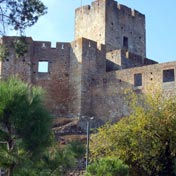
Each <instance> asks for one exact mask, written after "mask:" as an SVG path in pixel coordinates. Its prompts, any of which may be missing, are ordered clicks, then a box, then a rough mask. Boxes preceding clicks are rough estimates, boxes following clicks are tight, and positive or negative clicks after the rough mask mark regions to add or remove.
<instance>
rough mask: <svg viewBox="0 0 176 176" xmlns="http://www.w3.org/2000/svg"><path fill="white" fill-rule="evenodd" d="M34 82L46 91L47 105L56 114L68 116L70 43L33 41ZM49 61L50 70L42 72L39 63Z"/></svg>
mask: <svg viewBox="0 0 176 176" xmlns="http://www.w3.org/2000/svg"><path fill="white" fill-rule="evenodd" d="M31 59H32V83H33V84H35V85H37V86H41V87H43V88H44V90H45V91H46V99H47V101H46V106H47V107H48V108H49V110H50V111H51V113H52V114H54V115H55V116H67V114H68V102H69V84H68V82H69V65H70V44H69V43H59V42H58V43H56V48H51V43H50V42H44V41H43V42H41V41H38V42H37V41H35V42H33V56H32V58H31ZM42 62H46V63H48V70H47V71H46V72H40V70H39V64H40V63H42Z"/></svg>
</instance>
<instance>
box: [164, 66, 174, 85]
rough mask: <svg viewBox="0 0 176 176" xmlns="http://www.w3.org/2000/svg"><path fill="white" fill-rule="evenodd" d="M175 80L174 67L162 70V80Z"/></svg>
mask: <svg viewBox="0 0 176 176" xmlns="http://www.w3.org/2000/svg"><path fill="white" fill-rule="evenodd" d="M172 81H175V76H174V69H168V70H163V82H172Z"/></svg>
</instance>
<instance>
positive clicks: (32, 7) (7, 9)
mask: <svg viewBox="0 0 176 176" xmlns="http://www.w3.org/2000/svg"><path fill="white" fill-rule="evenodd" d="M46 12H47V8H46V7H45V5H44V4H43V3H42V2H41V1H40V0H0V21H1V26H0V34H1V35H2V34H4V33H5V31H6V30H5V29H6V27H7V26H8V27H11V29H14V30H16V31H20V33H21V34H22V33H23V32H24V30H25V29H26V28H27V27H30V26H32V25H34V24H35V23H36V22H37V21H38V19H39V17H40V16H42V15H44V14H45V13H46Z"/></svg>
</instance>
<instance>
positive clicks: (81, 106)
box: [69, 38, 105, 116]
mask: <svg viewBox="0 0 176 176" xmlns="http://www.w3.org/2000/svg"><path fill="white" fill-rule="evenodd" d="M71 46H72V48H71V52H70V56H71V60H70V80H69V87H70V97H71V98H72V101H70V105H69V111H70V114H72V116H85V115H89V114H91V112H92V92H91V87H90V81H91V79H92V76H93V75H94V74H97V73H102V72H103V73H104V72H105V47H104V46H101V50H99V49H98V48H97V43H96V42H94V41H91V40H88V39H85V38H80V39H78V40H76V41H74V42H72V45H71Z"/></svg>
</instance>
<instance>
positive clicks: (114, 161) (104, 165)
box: [86, 157, 129, 176]
mask: <svg viewBox="0 0 176 176" xmlns="http://www.w3.org/2000/svg"><path fill="white" fill-rule="evenodd" d="M128 173H129V167H128V166H127V165H126V164H124V163H123V162H122V161H121V160H119V159H118V158H117V157H104V158H100V159H99V160H98V161H96V162H94V163H92V164H90V165H89V166H88V169H87V173H86V176H102V175H106V176H128V175H129V174H128Z"/></svg>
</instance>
